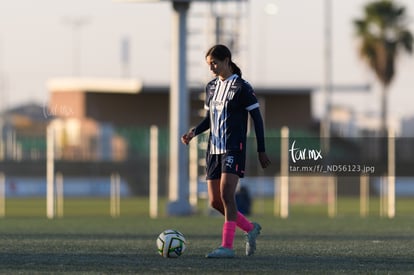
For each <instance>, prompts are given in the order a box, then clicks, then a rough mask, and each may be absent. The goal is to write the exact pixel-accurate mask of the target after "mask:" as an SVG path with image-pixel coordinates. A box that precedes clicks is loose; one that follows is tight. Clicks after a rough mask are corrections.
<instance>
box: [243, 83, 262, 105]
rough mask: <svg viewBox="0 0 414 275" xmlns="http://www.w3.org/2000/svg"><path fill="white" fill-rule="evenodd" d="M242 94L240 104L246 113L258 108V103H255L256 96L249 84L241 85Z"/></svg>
mask: <svg viewBox="0 0 414 275" xmlns="http://www.w3.org/2000/svg"><path fill="white" fill-rule="evenodd" d="M242 89H243V92H242V95H241V104H243V106H244V108H245V109H246V110H247V111H249V112H250V111H251V110H254V109H256V108H259V102H258V101H257V98H256V95H255V93H254V90H253V88H252V86H250V84H249V83H247V82H244V84H243V88H242Z"/></svg>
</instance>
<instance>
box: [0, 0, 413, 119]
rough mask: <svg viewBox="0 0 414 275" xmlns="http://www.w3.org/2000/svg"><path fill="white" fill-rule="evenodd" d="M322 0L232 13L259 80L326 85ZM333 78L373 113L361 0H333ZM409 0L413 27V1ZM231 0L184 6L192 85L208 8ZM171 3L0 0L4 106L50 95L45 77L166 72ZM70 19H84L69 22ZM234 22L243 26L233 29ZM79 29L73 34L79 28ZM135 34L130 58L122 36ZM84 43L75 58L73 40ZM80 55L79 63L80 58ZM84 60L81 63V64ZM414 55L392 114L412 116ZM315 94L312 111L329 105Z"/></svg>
mask: <svg viewBox="0 0 414 275" xmlns="http://www.w3.org/2000/svg"><path fill="white" fill-rule="evenodd" d="M324 3H325V0H254V1H249V2H246V3H245V4H242V5H241V6H240V8H241V9H240V13H239V15H240V17H241V18H242V20H241V21H240V22H236V21H235V20H233V21H232V20H228V21H229V22H228V23H227V25H226V26H227V28H228V30H227V31H229V32H230V31H231V32H233V34H235V33H236V34H238V35H239V37H240V39H239V40H238V41H239V42H238V43H239V47H238V48H237V49H238V50H237V51H236V50H235V51H234V52H233V53H234V61H235V62H236V63H237V64H239V66H240V67H241V69H242V71H243V77H244V78H245V79H247V80H248V81H249V82H250V83H251V84H252V85H253V86H254V87H259V86H260V87H263V86H271V87H272V86H273V87H321V86H322V85H323V83H324V64H325V63H324V7H325V6H324ZM331 3H332V35H333V36H332V53H333V54H332V64H333V70H332V75H333V83H334V85H352V86H363V85H367V84H369V85H370V87H371V90H370V91H365V92H364V91H342V92H335V93H334V96H333V104H334V105H341V106H345V107H348V108H352V109H353V110H354V111H355V112H357V113H373V114H377V113H378V110H379V103H380V101H379V94H380V86H379V84H378V82H377V81H376V79H375V77H373V75H372V73H371V72H370V70H369V69H368V68H367V67H366V65H365V64H364V63H363V62H362V61H361V60H360V59H359V57H358V54H357V42H356V39H355V35H354V29H353V25H352V20H354V19H355V18H359V17H361V16H362V8H363V6H364V5H365V4H366V3H368V1H365V0H331ZM398 3H400V4H402V5H404V6H406V7H407V10H408V14H409V17H410V22H409V29H410V30H411V32H413V33H414V1H412V0H400V1H398ZM232 5H234V4H219V5H217V6H216V7H215V10H213V9H212V8H211V6H210V5H208V4H206V3H192V4H191V7H190V11H189V14H188V25H189V28H188V32H189V35H188V42H187V43H188V74H189V82H190V84H191V85H200V87H202V86H203V85H204V83H205V82H206V81H207V80H208V79H209V78H211V75H210V73H209V71H208V67H207V66H206V64H205V60H204V53H205V51H206V50H207V49H208V48H209V47H210V46H211V45H212V44H213V43H214V39H213V36H212V32H211V23H212V21H211V20H210V19H209V15H210V14H211V13H212V12H216V13H219V14H221V15H222V16H226V17H227V18H233V17H231V16H234V13H232V12H231V10H232V7H234V6H232ZM171 11H172V9H171V3H169V2H162V3H120V2H115V1H112V0H71V1H69V0H37V1H34V0H14V1H1V2H0V98H1V104H0V108H7V107H12V106H16V105H19V104H24V103H28V102H38V103H46V102H47V101H48V98H49V91H48V90H47V86H46V83H47V81H48V79H51V78H55V77H66V76H74V75H75V76H81V77H125V76H127V77H133V78H136V79H139V80H141V81H143V82H144V85H145V84H148V85H151V84H160V83H162V84H168V83H169V81H170V67H171V66H170V56H171V55H170V52H171V50H170V45H171V14H172V13H171ZM74 20H82V21H83V22H84V24H83V25H82V27H80V28H79V29H78V31H73V26H74V25H73V22H74ZM235 29H237V30H238V31H235ZM75 35H77V36H75ZM123 40H128V41H129V59H128V60H129V62H128V63H127V65H126V68H127V69H125V63H123V62H122V55H121V47H122V46H121V45H122V42H121V41H123ZM76 48H79V49H80V55H79V56H78V58H76V57H75V56H77V55H75V54H74V49H76ZM77 62H79V67H76V65H74V64H77ZM76 68H78V69H76ZM413 72H414V55H411V56H409V55H404V56H400V57H399V60H398V65H397V74H396V77H395V79H394V82H393V84H392V86H391V90H390V97H389V108H390V116H391V117H393V118H397V119H398V118H407V117H414V108H413V107H412V102H414V89H413V87H414V78H413ZM323 104H324V101H323V93H322V92H321V91H320V90H318V89H317V90H316V92H315V94H314V110H313V111H314V114H315V116H318V115H320V114H321V113H322V112H323V110H324V108H323Z"/></svg>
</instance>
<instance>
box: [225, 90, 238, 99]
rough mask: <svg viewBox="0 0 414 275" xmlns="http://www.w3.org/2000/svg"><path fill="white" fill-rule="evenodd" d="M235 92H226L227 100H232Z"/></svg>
mask: <svg viewBox="0 0 414 275" xmlns="http://www.w3.org/2000/svg"><path fill="white" fill-rule="evenodd" d="M235 94H236V92H235V91H231V92H228V94H227V99H228V100H232V99H233V97H234V95H235Z"/></svg>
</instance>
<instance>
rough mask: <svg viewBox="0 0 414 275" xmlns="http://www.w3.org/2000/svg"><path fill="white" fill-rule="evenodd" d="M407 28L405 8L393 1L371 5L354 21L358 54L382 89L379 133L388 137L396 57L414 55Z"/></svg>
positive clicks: (382, 0) (410, 35) (380, 1)
mask: <svg viewBox="0 0 414 275" xmlns="http://www.w3.org/2000/svg"><path fill="white" fill-rule="evenodd" d="M407 25H408V17H407V15H406V9H405V7H404V6H399V5H397V4H396V3H395V1H392V0H379V1H374V2H371V3H368V4H367V5H366V6H365V8H364V16H363V18H361V19H356V20H354V26H355V30H356V35H357V38H358V40H359V42H360V43H359V48H358V51H359V54H360V56H361V58H362V59H363V60H364V61H365V62H367V63H368V65H369V67H370V68H371V69H372V70H373V72H374V73H375V75H376V76H377V78H378V80H379V81H380V82H381V85H382V93H381V129H380V130H381V134H383V135H386V134H387V118H388V107H387V97H388V90H389V86H390V84H391V82H392V80H393V77H394V75H395V63H396V60H397V56H398V55H399V54H400V52H408V53H410V54H411V53H412V51H413V35H412V33H411V32H410V31H409V29H408V27H407Z"/></svg>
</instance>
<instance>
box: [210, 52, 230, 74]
mask: <svg viewBox="0 0 414 275" xmlns="http://www.w3.org/2000/svg"><path fill="white" fill-rule="evenodd" d="M206 62H207V65H208V67H209V68H210V71H211V72H212V73H213V74H214V75H215V76H219V77H220V76H221V77H223V78H225V76H227V75H228V71H229V65H228V60H227V58H226V59H224V60H218V59H215V58H214V57H212V56H210V55H209V56H207V57H206Z"/></svg>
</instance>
